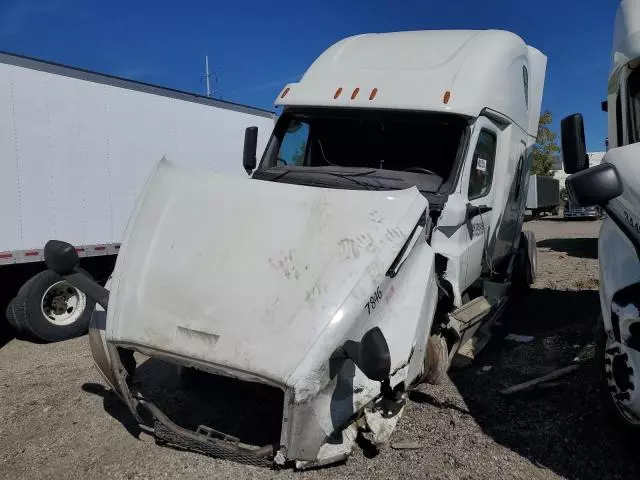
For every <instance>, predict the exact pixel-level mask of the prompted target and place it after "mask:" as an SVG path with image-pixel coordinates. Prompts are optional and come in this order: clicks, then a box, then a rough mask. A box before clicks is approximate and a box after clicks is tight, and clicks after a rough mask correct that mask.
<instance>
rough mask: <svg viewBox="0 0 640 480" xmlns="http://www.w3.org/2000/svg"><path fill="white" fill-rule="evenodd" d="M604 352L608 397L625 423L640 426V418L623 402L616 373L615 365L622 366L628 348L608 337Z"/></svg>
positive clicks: (622, 392)
mask: <svg viewBox="0 0 640 480" xmlns="http://www.w3.org/2000/svg"><path fill="white" fill-rule="evenodd" d="M606 338H607V340H606V342H605V351H604V363H605V377H606V381H607V390H608V395H609V396H610V397H611V400H612V401H613V404H614V406H615V408H616V411H617V412H618V415H619V416H620V417H622V418H623V419H624V421H625V422H627V423H629V424H630V425H634V426H640V418H638V417H637V416H636V415H635V414H634V413H633V412H632V411H631V410H630V409H629V407H627V406H626V405H625V403H624V402H623V399H622V397H620V396H621V395H622V396H624V394H625V392H624V391H621V390H620V388H619V385H618V384H619V383H620V381H619V380H618V381H616V380H615V377H616V376H617V375H616V372H614V365H616V364H620V362H621V359H622V357H624V356H626V355H628V354H627V353H626V348H625V346H624V345H622V344H621V343H619V342H617V341H616V340H615V339H614V338H612V336H611V335H607V336H606Z"/></svg>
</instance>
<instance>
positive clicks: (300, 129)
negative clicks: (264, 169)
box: [277, 120, 309, 167]
mask: <svg viewBox="0 0 640 480" xmlns="http://www.w3.org/2000/svg"><path fill="white" fill-rule="evenodd" d="M308 139H309V124H308V123H305V122H299V121H296V120H293V121H291V123H290V124H289V126H288V128H287V131H286V132H285V134H284V137H283V138H282V142H281V143H280V149H279V150H278V158H277V165H278V166H287V167H291V166H297V167H299V166H302V165H304V164H305V157H306V152H307V140H308Z"/></svg>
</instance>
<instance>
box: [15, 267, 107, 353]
mask: <svg viewBox="0 0 640 480" xmlns="http://www.w3.org/2000/svg"><path fill="white" fill-rule="evenodd" d="M82 273H84V274H85V275H87V276H89V277H90V275H89V274H88V273H87V272H85V271H83V270H82ZM94 307H95V301H93V300H92V299H90V298H89V297H88V296H87V295H85V294H84V293H83V292H80V291H79V290H78V289H76V288H75V287H73V286H71V285H70V284H69V283H67V282H66V281H65V280H64V279H63V278H62V277H61V276H60V275H58V274H57V273H55V272H53V271H51V270H45V271H43V272H40V273H38V274H37V275H34V276H33V277H31V278H30V279H29V280H28V281H27V282H26V283H25V284H24V285H22V287H21V288H20V290H19V291H18V294H17V295H16V297H15V298H14V299H13V300H12V301H11V304H10V308H11V309H12V312H11V313H12V314H13V315H14V320H13V321H15V323H16V324H17V325H18V327H19V330H20V331H22V332H24V333H27V334H29V335H31V336H33V337H34V338H36V339H38V340H42V341H45V342H58V341H61V340H67V339H70V338H74V337H78V336H80V335H84V334H85V333H87V330H88V328H89V321H90V320H91V313H92V312H93V309H94Z"/></svg>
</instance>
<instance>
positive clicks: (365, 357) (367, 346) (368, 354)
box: [342, 327, 391, 382]
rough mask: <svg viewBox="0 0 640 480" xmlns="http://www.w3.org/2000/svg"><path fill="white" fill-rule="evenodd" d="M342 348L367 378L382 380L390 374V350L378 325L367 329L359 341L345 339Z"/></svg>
mask: <svg viewBox="0 0 640 480" xmlns="http://www.w3.org/2000/svg"><path fill="white" fill-rule="evenodd" d="M342 349H343V352H344V355H345V356H346V357H347V358H350V359H351V360H352V361H353V363H355V364H356V366H357V367H358V368H359V369H360V370H361V371H362V373H364V374H365V375H366V376H367V378H369V379H371V380H375V381H378V382H382V381H384V380H387V379H388V378H389V376H390V375H391V352H389V345H387V340H386V339H385V338H384V334H383V333H382V330H380V328H379V327H374V328H372V329H371V330H369V331H367V332H366V333H365V334H364V335H363V336H362V340H360V341H359V342H354V341H352V340H347V341H346V342H345V344H344V346H343V347H342Z"/></svg>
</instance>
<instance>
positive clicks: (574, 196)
mask: <svg viewBox="0 0 640 480" xmlns="http://www.w3.org/2000/svg"><path fill="white" fill-rule="evenodd" d="M566 187H567V192H568V193H569V197H570V198H571V200H572V201H573V202H575V203H577V204H579V205H582V206H591V205H599V206H601V207H604V206H605V205H606V204H607V203H609V201H610V200H613V199H614V198H616V197H618V196H620V195H621V194H622V190H623V188H622V182H621V181H620V175H619V174H618V170H616V167H614V166H613V165H611V164H610V163H601V164H600V165H597V166H595V167H591V168H589V169H587V170H583V171H582V172H578V173H574V174H573V175H570V176H569V177H567V180H566Z"/></svg>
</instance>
